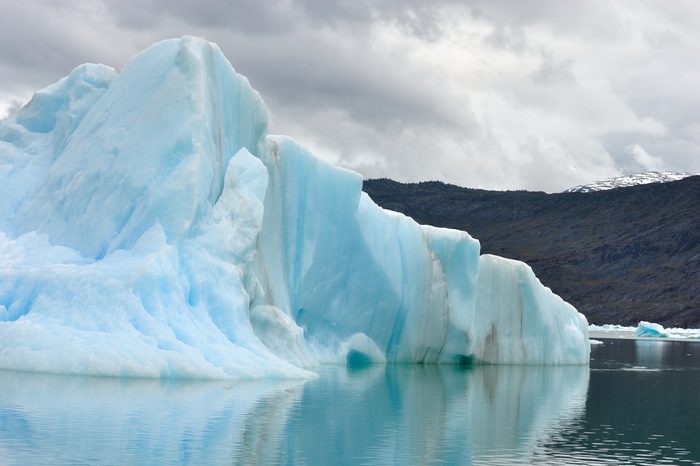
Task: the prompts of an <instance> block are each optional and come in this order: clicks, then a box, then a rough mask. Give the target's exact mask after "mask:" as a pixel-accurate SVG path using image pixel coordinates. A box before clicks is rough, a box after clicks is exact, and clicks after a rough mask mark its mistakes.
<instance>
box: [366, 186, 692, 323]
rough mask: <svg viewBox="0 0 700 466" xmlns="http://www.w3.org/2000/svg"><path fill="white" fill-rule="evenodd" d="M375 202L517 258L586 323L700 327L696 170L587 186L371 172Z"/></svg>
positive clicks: (486, 250) (490, 250)
mask: <svg viewBox="0 0 700 466" xmlns="http://www.w3.org/2000/svg"><path fill="white" fill-rule="evenodd" d="M364 190H365V191H366V192H367V193H368V194H369V195H370V196H371V197H372V199H374V201H375V202H376V203H377V204H379V205H380V206H382V207H384V208H387V209H391V210H395V211H398V212H402V213H404V214H406V215H409V216H411V217H413V218H414V219H415V220H416V221H418V222H419V223H427V224H430V225H435V226H442V227H449V228H457V229H460V230H466V231H468V232H469V233H470V234H471V235H472V236H474V237H475V238H478V239H479V240H480V241H481V250H482V253H491V254H498V255H500V256H505V257H509V258H513V259H519V260H522V261H525V262H527V263H528V264H530V265H531V266H532V268H533V269H534V271H535V273H536V274H537V276H538V277H539V278H540V280H541V281H542V283H544V284H545V285H547V286H549V287H550V288H552V290H554V292H555V293H557V294H559V295H560V296H562V297H563V298H564V299H565V300H567V301H569V302H570V303H571V304H573V305H574V306H576V308H577V309H578V310H579V311H581V312H582V313H584V314H585V315H586V316H587V317H588V320H589V322H591V323H597V324H601V323H617V324H625V325H636V324H637V323H638V322H639V321H640V320H649V321H652V322H658V323H660V324H662V325H664V326H679V327H700V176H693V177H690V178H685V179H683V180H680V181H674V182H669V183H657V184H649V185H642V186H632V187H626V188H618V189H613V190H610V191H601V192H592V193H559V194H545V193H542V192H529V191H505V192H501V191H485V190H479V189H467V188H461V187H458V186H453V185H447V184H444V183H440V182H423V183H416V184H403V183H398V182H395V181H392V180H388V179H378V180H367V181H365V184H364Z"/></svg>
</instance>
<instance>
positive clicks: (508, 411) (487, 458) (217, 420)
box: [0, 365, 589, 465]
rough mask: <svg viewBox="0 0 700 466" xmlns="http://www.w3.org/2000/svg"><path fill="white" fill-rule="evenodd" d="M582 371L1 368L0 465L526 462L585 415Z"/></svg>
mask: <svg viewBox="0 0 700 466" xmlns="http://www.w3.org/2000/svg"><path fill="white" fill-rule="evenodd" d="M588 377H589V372H588V368H587V367H578V366H576V367H518V366H510V367H508V366H484V367H473V368H467V369H463V368H458V367H454V366H422V365H405V366H404V365H390V366H370V367H367V368H365V369H362V370H349V369H347V368H345V367H335V366H334V367H326V368H324V369H323V370H322V371H321V376H320V377H319V378H318V379H316V380H313V381H308V382H290V381H282V382H270V381H267V382H246V383H237V384H232V385H228V384H229V382H163V381H154V380H120V379H107V378H89V377H88V378H86V377H62V376H48V375H36V374H23V373H12V372H0V386H2V387H3V389H2V391H1V392H0V463H2V464H9V465H25V464H73V463H81V462H82V463H88V464H151V465H156V464H192V465H201V464H209V465H214V464H280V463H283V464H339V462H340V463H343V464H431V463H439V462H446V463H448V464H479V463H488V462H500V463H505V464H516V463H520V464H522V463H523V462H527V459H528V458H530V457H531V456H532V455H533V453H534V452H535V451H536V449H537V445H538V444H539V445H541V444H542V442H546V441H547V440H548V438H549V437H550V436H551V435H552V434H554V433H556V432H558V431H560V430H562V429H564V428H565V427H566V426H567V425H569V424H571V423H572V422H574V421H575V420H576V419H577V418H578V417H580V416H581V415H582V413H583V410H584V408H585V400H586V393H587V388H588Z"/></svg>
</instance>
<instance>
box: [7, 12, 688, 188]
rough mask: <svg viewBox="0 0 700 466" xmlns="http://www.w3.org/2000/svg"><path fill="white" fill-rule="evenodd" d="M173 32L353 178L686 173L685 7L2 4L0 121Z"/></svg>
mask: <svg viewBox="0 0 700 466" xmlns="http://www.w3.org/2000/svg"><path fill="white" fill-rule="evenodd" d="M186 34H191V35H199V36H203V37H206V38H207V39H209V40H211V41H213V42H216V43H218V44H219V46H220V47H221V49H222V50H223V52H224V53H225V54H226V56H227V57H228V58H229V60H230V61H231V63H232V64H233V66H234V68H236V70H237V71H238V72H240V73H242V74H244V75H246V76H247V77H248V78H249V79H250V82H251V83H252V85H253V87H255V88H256V89H257V90H258V91H259V92H260V93H261V94H262V96H263V98H264V99H265V101H266V103H267V105H268V107H269V109H270V112H271V115H272V122H271V132H274V133H281V134H287V135H290V136H292V137H294V138H295V139H297V140H298V141H300V142H301V143H302V144H303V145H305V146H307V147H308V148H310V149H312V150H313V151H314V152H316V153H317V154H318V155H319V156H321V157H322V158H324V159H326V160H328V161H331V162H334V163H337V164H339V165H342V166H345V167H348V168H351V169H354V170H356V171H359V172H360V173H362V174H363V175H364V176H365V177H381V176H384V177H390V178H394V179H398V180H401V181H418V180H442V181H446V182H450V183H454V184H459V185H463V186H470V187H482V188H491V189H535V190H544V191H550V192H551V191H559V190H562V189H564V188H567V187H571V186H574V185H577V184H581V183H585V182H589V181H593V180H597V179H602V178H607V177H611V176H617V175H621V174H630V173H637V172H640V171H648V170H670V171H686V172H692V173H700V92H699V91H698V88H699V86H700V8H699V7H698V4H697V3H696V2H694V1H692V0H688V1H681V0H674V1H672V2H667V1H657V0H654V1H642V0H629V1H624V0H616V1H603V0H600V1H590V0H579V1H576V0H567V1H559V0H549V1H547V0H537V1H527V2H525V1H521V0H502V1H498V0H496V1H494V0H489V1H486V0H484V1H456V0H385V1H381V0H377V1H369V0H347V1H345V0H342V1H341V0H339V1H332V0H296V1H295V0H231V1H223V0H221V1H209V2H204V1H193V0H138V1H137V0H133V1H132V0H120V1H97V0H89V1H67V0H47V1H39V0H36V1H31V0H30V1H23V2H18V1H17V0H0V115H3V114H7V113H8V112H11V111H12V108H13V107H15V106H16V105H17V104H18V103H23V102H24V101H26V100H27V99H29V98H30V97H31V92H32V91H33V90H35V89H38V88H41V87H43V86H46V85H48V84H50V83H51V82H53V81H56V80H57V79H59V78H60V77H62V76H64V75H66V74H67V73H69V72H70V70H71V69H73V68H74V67H75V66H77V65H79V64H81V63H84V62H98V63H105V64H108V65H111V66H114V67H117V68H120V67H123V66H124V64H125V63H126V61H127V60H128V59H129V58H130V57H131V56H132V55H134V54H135V53H137V52H139V51H140V50H142V49H144V48H145V47H147V46H148V45H150V44H151V43H152V42H155V41H157V40H160V39H164V38H169V37H178V36H181V35H186Z"/></svg>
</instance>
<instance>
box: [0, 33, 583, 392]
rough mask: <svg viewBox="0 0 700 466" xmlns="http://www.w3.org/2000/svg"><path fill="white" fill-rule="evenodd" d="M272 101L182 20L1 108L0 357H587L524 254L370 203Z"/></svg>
mask: <svg viewBox="0 0 700 466" xmlns="http://www.w3.org/2000/svg"><path fill="white" fill-rule="evenodd" d="M267 122H268V114H267V110H266V107H265V105H264V103H263V101H262V99H261V98H260V96H259V95H258V94H257V93H256V92H255V91H254V90H253V89H252V87H251V86H250V84H249V83H248V81H247V80H246V79H245V78H244V77H243V76H241V75H239V74H237V73H236V72H235V71H234V70H233V68H232V67H231V65H230V63H229V62H228V61H227V60H226V58H225V57H224V56H223V54H222V53H221V51H220V50H219V48H218V47H217V46H216V45H213V44H211V43H208V42H206V41H204V40H203V39H198V38H192V37H184V38H182V39H173V40H166V41H163V42H159V43H157V44H155V45H153V46H151V47H150V48H149V49H147V50H146V51H144V52H142V53H141V54H139V55H137V56H136V57H134V58H133V59H132V60H131V61H129V63H128V64H127V65H126V66H125V68H124V69H123V70H122V71H121V72H119V73H117V72H116V71H115V70H113V69H112V68H109V67H106V66H103V65H92V64H86V65H82V66H80V67H78V68H76V69H75V70H74V71H73V72H72V73H71V74H70V75H69V76H68V77H66V78H64V79H62V80H60V81H58V82H57V83H55V84H53V85H51V86H49V87H48V88H46V89H44V90H42V91H39V92H37V93H36V94H35V95H34V97H33V98H32V100H31V101H30V102H29V103H28V104H27V105H25V107H24V108H22V109H21V110H20V111H19V112H18V113H17V114H16V115H14V116H12V117H10V118H8V119H6V120H5V121H3V122H0V368H2V369H19V370H29V371H42V372H58V373H73V374H99V375H114V376H145V377H197V378H260V377H308V376H312V375H313V372H312V371H313V368H314V366H316V365H317V364H320V363H325V362H340V363H349V364H356V363H377V362H382V363H383V362H418V363H433V362H444V363H463V362H466V361H475V362H478V361H481V362H486V363H515V364H585V363H587V361H588V357H589V351H590V348H589V345H588V326H587V322H586V320H585V318H584V317H583V316H582V315H580V314H579V313H578V312H576V310H575V309H574V308H573V307H572V306H571V305H569V304H567V303H565V302H564V301H563V300H562V299H561V298H559V297H558V296H556V295H555V294H553V293H552V292H551V291H550V290H549V289H548V288H545V287H544V286H542V285H541V284H540V282H539V281H538V280H537V278H536V277H535V276H534V274H533V273H532V270H531V269H530V268H529V267H528V266H527V265H526V264H523V263H520V262H516V261H511V260H507V259H503V258H499V257H495V256H489V255H483V256H480V254H479V243H478V241H476V240H474V239H473V238H471V237H470V236H469V235H468V234H467V233H465V232H461V231H455V230H448V229H441V228H434V227H430V226H421V225H418V224H417V223H416V222H414V221H413V220H411V219H410V218H408V217H405V216H403V215H400V214H397V213H394V212H389V211H385V210H383V209H381V208H379V207H378V206H377V205H376V204H375V203H374V202H372V200H371V199H370V198H369V197H368V196H367V195H366V194H365V193H363V192H362V179H361V177H360V176H359V175H358V174H356V173H354V172H351V171H348V170H344V169H341V168H337V167H334V166H331V165H329V164H327V163H324V162H322V161H321V160H319V159H317V158H316V157H314V156H313V155H312V154H310V153H309V152H308V151H307V150H305V149H304V148H303V147H302V146H300V145H299V144H297V143H296V142H295V141H293V140H292V139H290V138H287V137H281V136H268V135H267Z"/></svg>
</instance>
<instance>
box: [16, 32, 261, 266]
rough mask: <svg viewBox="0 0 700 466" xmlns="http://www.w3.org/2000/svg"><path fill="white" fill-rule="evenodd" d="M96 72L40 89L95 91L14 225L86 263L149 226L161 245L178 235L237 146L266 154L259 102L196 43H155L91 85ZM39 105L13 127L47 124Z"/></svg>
mask: <svg viewBox="0 0 700 466" xmlns="http://www.w3.org/2000/svg"><path fill="white" fill-rule="evenodd" d="M95 71H96V69H95V68H94V67H90V66H88V67H85V68H78V69H76V72H74V74H75V75H76V76H77V77H79V78H80V79H77V78H76V77H74V74H72V75H71V76H69V77H68V78H67V79H66V80H64V81H59V82H58V83H57V84H56V85H54V86H51V87H50V88H49V91H48V92H44V93H43V94H37V95H39V96H50V98H51V102H64V101H71V99H70V98H69V97H70V96H71V95H70V94H66V92H68V91H71V90H72V89H73V88H74V87H75V86H70V85H69V84H70V83H71V82H73V81H79V82H80V84H81V86H82V87H85V88H86V89H90V86H93V87H96V88H99V89H100V90H101V91H102V92H101V93H100V95H99V98H97V99H91V102H90V103H92V105H91V106H89V107H88V108H85V109H84V117H83V118H82V119H81V120H80V121H79V122H78V123H77V125H76V127H75V128H74V130H72V131H71V133H70V134H66V135H65V136H64V139H65V140H67V143H66V145H65V147H63V146H62V145H58V146H56V149H57V150H56V152H55V153H53V154H48V156H49V157H51V158H53V159H55V163H54V164H53V165H52V166H51V169H50V170H49V172H48V173H47V179H46V180H45V182H44V183H43V186H42V188H41V189H39V191H38V192H36V193H31V194H30V195H29V196H28V198H27V199H25V200H24V202H23V203H22V205H21V206H20V207H19V209H18V210H17V215H16V222H17V226H18V228H19V229H20V230H21V231H22V230H23V231H31V230H38V231H40V232H42V233H46V234H48V235H49V237H50V239H51V241H52V242H53V243H55V244H61V245H65V246H69V247H73V248H76V249H79V250H80V251H81V252H82V253H83V254H85V255H87V256H92V257H99V256H102V255H104V254H105V253H106V252H108V251H111V250H114V249H119V248H128V247H130V246H132V245H133V244H134V243H135V242H136V241H137V240H138V238H139V236H140V235H141V234H143V233H144V232H145V231H147V230H148V229H149V228H151V227H152V226H153V225H154V224H156V223H160V224H161V225H162V227H163V228H164V230H165V232H166V235H167V237H168V239H169V240H174V239H176V238H181V237H183V236H186V235H187V234H188V231H189V228H190V226H191V225H192V224H193V223H194V221H195V220H196V219H197V218H199V217H201V216H202V215H203V214H204V213H205V212H207V211H208V210H209V209H210V208H211V205H212V203H213V202H214V201H215V200H216V199H217V198H218V197H219V195H220V193H221V190H222V188H223V183H224V174H225V171H226V167H227V165H228V162H229V160H230V159H231V157H233V155H234V154H235V153H236V152H238V151H239V149H241V148H245V149H247V150H248V151H249V152H251V153H252V154H254V155H258V156H259V155H260V154H261V153H262V151H263V149H264V147H265V134H266V128H267V110H266V108H265V106H264V103H263V102H262V99H261V98H260V96H259V95H258V94H257V92H255V91H254V90H253V89H252V88H251V87H250V84H249V83H248V81H247V80H246V79H245V78H243V77H241V76H240V75H238V74H237V73H236V72H235V71H234V70H233V68H232V67H231V64H230V63H229V62H228V60H226V58H225V57H224V56H223V54H222V53H221V51H220V50H219V48H218V47H217V46H216V45H213V44H211V43H209V42H207V41H205V40H204V39H201V38H195V37H184V38H182V39H170V40H165V41H162V42H158V43H156V44H154V45H152V46H151V47H149V48H148V49H146V50H145V51H144V52H141V53H140V54H138V55H137V56H135V57H134V58H132V59H131V60H130V61H129V62H128V63H127V65H126V66H125V67H124V70H123V71H122V72H121V73H120V74H118V75H117V76H116V77H115V78H114V79H113V80H110V81H107V80H106V79H102V80H96V79H93V80H91V81H90V80H88V79H87V77H89V76H92V75H95V74H96V73H95ZM86 92H87V91H86ZM47 99H48V97H46V98H43V97H42V99H35V100H36V101H33V103H30V104H29V105H28V106H27V108H26V110H23V112H22V113H20V117H21V119H20V122H21V121H26V122H33V123H32V124H30V125H29V126H34V127H41V129H46V130H48V129H50V128H49V126H50V124H49V123H48V121H47V119H48V117H46V115H50V114H51V112H50V111H49V109H52V108H53V107H52V106H51V105H49V104H48V103H45V102H44V101H46V100H47ZM53 106H54V107H57V105H53ZM47 107H48V108H47ZM56 111H57V112H59V113H61V107H58V108H57V109H56ZM63 113H65V112H63ZM28 115H29V116H32V118H29V116H28ZM34 115H36V116H34ZM22 119H24V120H22ZM25 126H26V125H25ZM172 205H177V206H178V208H177V209H173V208H172V207H170V206H172ZM88 231H89V232H90V234H89V236H88V237H87V238H86V237H85V235H84V233H83V232H88Z"/></svg>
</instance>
